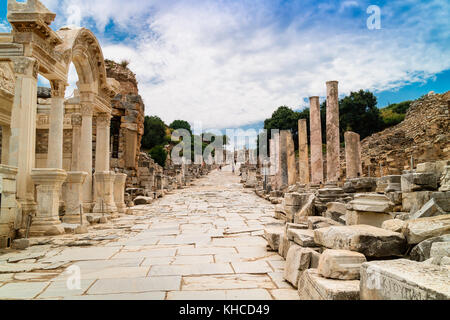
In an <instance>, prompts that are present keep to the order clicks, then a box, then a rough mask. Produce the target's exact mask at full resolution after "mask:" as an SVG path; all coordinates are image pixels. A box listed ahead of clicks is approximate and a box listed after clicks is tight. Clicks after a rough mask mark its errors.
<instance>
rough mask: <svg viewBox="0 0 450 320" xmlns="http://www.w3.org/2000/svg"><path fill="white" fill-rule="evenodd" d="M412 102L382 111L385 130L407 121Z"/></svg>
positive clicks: (392, 106)
mask: <svg viewBox="0 0 450 320" xmlns="http://www.w3.org/2000/svg"><path fill="white" fill-rule="evenodd" d="M411 102H412V101H404V102H400V103H396V104H390V105H389V106H387V107H386V108H382V109H380V111H381V117H382V119H383V123H384V128H389V127H392V126H395V125H397V124H399V123H400V122H402V121H403V120H405V117H406V112H408V110H409V108H410V106H411Z"/></svg>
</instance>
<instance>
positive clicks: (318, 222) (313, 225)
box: [302, 217, 342, 230]
mask: <svg viewBox="0 0 450 320" xmlns="http://www.w3.org/2000/svg"><path fill="white" fill-rule="evenodd" d="M302 221H306V222H307V223H308V229H310V230H316V229H320V228H326V227H330V226H341V225H342V224H340V223H339V222H337V221H334V220H333V219H330V218H326V217H306V218H304V219H303V220H302Z"/></svg>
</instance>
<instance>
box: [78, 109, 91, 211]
mask: <svg viewBox="0 0 450 320" xmlns="http://www.w3.org/2000/svg"><path fill="white" fill-rule="evenodd" d="M92 115H93V104H92V103H91V102H81V116H82V122H81V150H80V163H79V167H78V169H79V170H81V171H84V172H87V176H86V179H85V180H84V183H83V203H84V205H85V208H86V209H87V210H88V212H90V210H91V204H92Z"/></svg>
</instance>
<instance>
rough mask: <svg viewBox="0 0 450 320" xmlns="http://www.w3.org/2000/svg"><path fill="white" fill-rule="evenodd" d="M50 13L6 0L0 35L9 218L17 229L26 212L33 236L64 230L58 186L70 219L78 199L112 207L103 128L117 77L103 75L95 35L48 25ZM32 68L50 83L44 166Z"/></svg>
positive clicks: (34, 4) (0, 115) (90, 207)
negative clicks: (6, 27)
mask: <svg viewBox="0 0 450 320" xmlns="http://www.w3.org/2000/svg"><path fill="white" fill-rule="evenodd" d="M55 16H56V15H55V14H54V13H52V12H50V11H49V10H48V9H47V8H46V7H45V6H44V5H43V4H42V3H41V2H40V1H39V0H28V1H27V2H25V3H24V2H17V1H16V0H8V14H7V18H8V21H9V22H10V24H11V26H12V29H13V30H12V32H11V33H10V34H0V62H1V64H0V85H1V86H2V88H3V87H4V86H5V85H4V84H5V83H6V86H8V88H9V91H11V89H13V91H14V92H13V93H12V94H11V92H10V94H9V96H8V94H6V96H7V98H8V97H10V98H13V97H14V99H10V101H11V104H10V106H11V108H9V109H8V107H7V106H6V104H5V103H3V100H0V101H1V102H2V105H1V107H0V123H1V125H2V126H4V127H7V129H9V130H10V132H11V135H10V138H9V148H8V151H9V152H7V159H5V162H7V163H6V164H7V165H9V166H11V167H12V168H17V177H16V180H17V190H16V196H17V200H18V205H17V208H16V211H17V214H16V215H19V212H22V215H21V217H19V219H16V221H15V225H16V228H18V227H17V226H18V225H19V229H20V228H22V229H23V227H24V225H25V221H26V220H27V217H28V215H29V214H31V215H32V216H33V223H32V227H31V230H30V231H31V235H51V234H60V233H63V232H64V229H63V228H62V226H61V223H60V220H59V215H58V207H59V202H60V200H61V199H59V194H60V193H61V188H63V190H62V191H63V192H62V194H63V199H62V200H64V201H65V203H66V216H65V219H68V220H71V219H72V218H73V217H72V218H71V215H73V216H75V215H76V216H77V217H78V218H77V220H79V206H80V204H83V207H84V209H85V212H92V211H94V212H95V211H100V209H101V210H102V212H108V213H113V212H115V211H116V205H115V202H114V197H113V194H114V192H113V189H114V181H115V174H114V173H113V172H111V171H110V165H109V152H110V151H109V144H110V141H109V126H110V119H111V99H112V97H114V96H115V94H116V90H117V82H116V81H115V80H113V79H108V78H107V76H106V68H105V61H104V58H103V53H102V50H101V47H100V44H99V42H98V40H97V39H96V37H95V35H94V34H93V33H92V32H91V31H89V30H87V29H85V28H62V29H60V30H58V31H53V30H52V29H51V27H50V25H51V23H52V21H53V20H54V19H55ZM71 63H73V64H74V65H75V68H76V70H77V73H78V77H79V82H78V84H77V85H78V92H79V100H78V101H77V104H78V105H77V106H76V108H75V109H76V112H75V113H74V114H73V115H72V116H71V118H70V121H69V123H67V121H65V118H64V115H65V99H64V98H65V90H66V87H67V78H68V73H69V67H70V65H71ZM5 66H8V67H5ZM5 70H6V71H5ZM38 74H41V75H42V76H43V77H45V78H47V79H48V80H49V81H50V84H51V105H50V107H49V112H48V115H47V119H44V120H43V123H45V124H46V125H47V126H48V156H47V159H46V165H45V166H42V167H41V168H39V169H36V157H35V149H36V122H37V121H36V120H37V75H38ZM8 77H9V78H13V82H14V85H11V83H10V82H8V81H6V82H5V80H4V79H6V78H8ZM2 90H3V89H2ZM2 93H3V91H1V92H0V94H2ZM0 99H3V94H2V95H1V97H0ZM8 110H10V112H9V114H8ZM39 119H40V118H39ZM93 123H95V124H96V148H95V165H93V163H92V158H93V154H92V153H93V151H92V149H93V148H92V136H93ZM65 126H69V127H70V128H71V129H72V130H73V135H74V138H73V139H74V145H73V148H72V163H71V168H70V170H71V171H69V172H67V171H66V170H63V140H64V137H63V132H64V128H65ZM6 131H8V130H6ZM2 149H4V148H2ZM94 172H95V174H94ZM93 181H95V185H94V184H93ZM63 184H64V187H63ZM67 207H69V214H67ZM2 210H3V207H2ZM2 212H3V211H2ZM0 235H1V231H0ZM0 246H1V244H0Z"/></svg>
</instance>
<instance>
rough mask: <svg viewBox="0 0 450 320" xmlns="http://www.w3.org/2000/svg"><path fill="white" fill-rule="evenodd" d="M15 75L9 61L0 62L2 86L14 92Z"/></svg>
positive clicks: (0, 85) (0, 82) (11, 92)
mask: <svg viewBox="0 0 450 320" xmlns="http://www.w3.org/2000/svg"><path fill="white" fill-rule="evenodd" d="M15 82H16V79H15V76H14V73H13V71H12V69H11V67H10V66H9V63H8V62H2V63H0V88H2V89H3V90H5V91H6V92H9V93H10V94H14V88H15Z"/></svg>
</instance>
